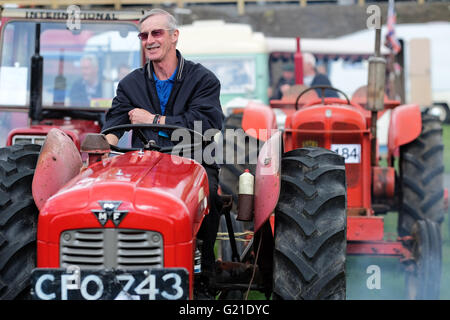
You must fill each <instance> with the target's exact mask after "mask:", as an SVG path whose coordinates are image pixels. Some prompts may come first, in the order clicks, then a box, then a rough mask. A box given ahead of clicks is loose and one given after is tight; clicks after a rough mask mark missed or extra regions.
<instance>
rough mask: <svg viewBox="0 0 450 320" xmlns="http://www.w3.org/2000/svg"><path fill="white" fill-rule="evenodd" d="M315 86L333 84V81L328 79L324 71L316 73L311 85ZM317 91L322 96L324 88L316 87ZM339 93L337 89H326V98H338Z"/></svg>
mask: <svg viewBox="0 0 450 320" xmlns="http://www.w3.org/2000/svg"><path fill="white" fill-rule="evenodd" d="M314 86H331V82H330V80H329V79H328V77H327V76H326V75H324V74H322V73H316V75H315V76H314V78H313V81H312V82H311V87H314ZM315 91H316V92H317V95H318V96H319V97H322V92H323V91H322V89H315ZM338 97H339V95H338V93H337V92H336V91H334V90H330V89H325V98H338Z"/></svg>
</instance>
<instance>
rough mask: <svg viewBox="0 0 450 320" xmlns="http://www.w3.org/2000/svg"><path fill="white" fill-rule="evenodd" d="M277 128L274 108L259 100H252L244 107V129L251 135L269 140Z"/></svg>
mask: <svg viewBox="0 0 450 320" xmlns="http://www.w3.org/2000/svg"><path fill="white" fill-rule="evenodd" d="M276 128H277V122H276V118H275V113H274V112H273V110H272V109H271V108H270V107H268V106H266V105H264V104H262V103H258V102H254V101H251V102H249V104H248V105H247V106H246V107H245V109H244V114H243V116H242V129H243V130H244V131H245V133H246V134H248V135H249V136H251V137H253V138H255V139H259V140H262V141H267V140H268V139H269V138H270V137H271V136H272V134H273V132H274V130H275V129H276Z"/></svg>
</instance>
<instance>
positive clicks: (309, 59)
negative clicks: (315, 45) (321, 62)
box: [303, 52, 316, 67]
mask: <svg viewBox="0 0 450 320" xmlns="http://www.w3.org/2000/svg"><path fill="white" fill-rule="evenodd" d="M303 61H305V63H309V64H310V65H312V66H313V67H315V66H316V58H314V56H313V55H312V53H309V52H304V53H303Z"/></svg>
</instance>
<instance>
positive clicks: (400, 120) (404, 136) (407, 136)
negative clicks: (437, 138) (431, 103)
mask: <svg viewBox="0 0 450 320" xmlns="http://www.w3.org/2000/svg"><path fill="white" fill-rule="evenodd" d="M421 130H422V115H421V113H420V107H419V105H417V104H405V105H401V106H398V107H396V108H394V109H393V110H392V113H391V120H390V122H389V134H388V154H389V157H390V156H392V155H394V156H398V154H397V153H398V151H397V148H398V147H400V146H402V145H405V144H407V143H409V142H411V141H413V140H414V139H416V138H417V137H418V136H419V135H420V132H421Z"/></svg>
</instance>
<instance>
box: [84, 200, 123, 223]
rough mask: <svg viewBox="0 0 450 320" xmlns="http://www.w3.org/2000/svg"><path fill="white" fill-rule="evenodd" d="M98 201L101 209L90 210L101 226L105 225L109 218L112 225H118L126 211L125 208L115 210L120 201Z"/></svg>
mask: <svg viewBox="0 0 450 320" xmlns="http://www.w3.org/2000/svg"><path fill="white" fill-rule="evenodd" d="M98 203H99V204H100V207H102V209H103V210H91V211H92V213H93V214H94V215H95V217H96V218H97V220H98V222H100V224H101V225H102V227H104V226H105V224H106V223H107V222H108V220H111V221H112V222H113V223H114V226H116V227H118V226H119V224H120V223H121V222H122V220H123V218H125V216H126V215H127V213H128V211H127V210H117V209H118V208H119V206H120V204H121V203H122V201H99V202H98Z"/></svg>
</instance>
